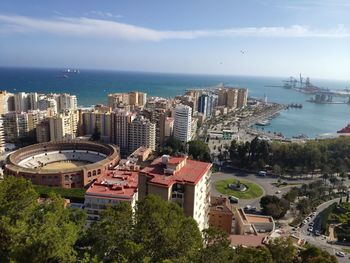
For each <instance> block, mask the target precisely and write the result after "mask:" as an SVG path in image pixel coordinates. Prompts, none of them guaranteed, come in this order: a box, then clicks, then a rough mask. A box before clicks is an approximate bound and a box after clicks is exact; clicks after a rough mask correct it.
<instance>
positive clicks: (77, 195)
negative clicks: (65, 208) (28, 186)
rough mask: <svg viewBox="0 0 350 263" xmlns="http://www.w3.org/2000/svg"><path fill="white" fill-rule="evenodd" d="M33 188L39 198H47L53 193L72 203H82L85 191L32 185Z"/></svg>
mask: <svg viewBox="0 0 350 263" xmlns="http://www.w3.org/2000/svg"><path fill="white" fill-rule="evenodd" d="M33 187H34V189H35V191H37V193H38V194H39V195H40V196H41V197H47V196H48V195H49V193H50V192H54V193H56V194H58V195H60V196H62V197H64V198H67V199H70V200H71V201H72V202H78V203H82V202H84V195H85V191H86V190H85V189H83V188H61V187H49V186H42V185H33Z"/></svg>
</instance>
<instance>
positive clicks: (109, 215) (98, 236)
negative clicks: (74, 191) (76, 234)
mask: <svg viewBox="0 0 350 263" xmlns="http://www.w3.org/2000/svg"><path fill="white" fill-rule="evenodd" d="M87 236H88V237H89V239H90V240H89V241H90V244H91V248H92V249H91V254H92V255H94V256H97V258H98V259H101V260H102V259H103V261H104V262H137V260H136V259H137V258H138V253H139V252H140V250H141V248H142V245H140V244H136V243H135V242H134V241H133V238H134V237H133V222H132V209H131V206H130V204H129V203H127V202H121V203H119V204H118V205H116V206H110V207H108V208H107V209H106V210H105V211H104V212H103V213H102V215H101V219H100V221H98V222H96V223H94V224H93V225H92V226H91V228H90V229H89V231H88V233H87Z"/></svg>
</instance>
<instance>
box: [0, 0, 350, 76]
mask: <svg viewBox="0 0 350 263" xmlns="http://www.w3.org/2000/svg"><path fill="white" fill-rule="evenodd" d="M349 14H350V1H349V0H318V1H317V0H293V1H291V0H288V1H287V0H285V1H281V0H219V1H218V0H216V1H214V0H192V1H190V0H176V1H174V0H147V1H139V0H118V1H116V0H103V1H101V0H84V1H78V0H70V1H67V0H60V1H47V0H31V1H28V0H23V1H19V0H1V1H0V66H4V67H9V66H11V67H58V68H79V69H85V68H88V69H115V70H127V71H129V70H130V71H146V72H172V73H189V74H191V73H195V74H222V75H254V76H281V77H282V76H283V77H288V76H292V75H294V76H297V75H298V74H299V73H302V74H303V75H306V76H310V77H312V78H326V79H342V80H350V15H349Z"/></svg>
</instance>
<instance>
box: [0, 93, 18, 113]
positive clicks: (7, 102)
mask: <svg viewBox="0 0 350 263" xmlns="http://www.w3.org/2000/svg"><path fill="white" fill-rule="evenodd" d="M14 110H15V96H14V94H12V93H8V92H7V91H6V90H0V114H5V113H8V112H9V111H14Z"/></svg>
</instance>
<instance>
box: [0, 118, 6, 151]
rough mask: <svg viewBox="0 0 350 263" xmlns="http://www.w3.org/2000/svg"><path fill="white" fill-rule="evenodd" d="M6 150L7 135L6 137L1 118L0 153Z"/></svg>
mask: <svg viewBox="0 0 350 263" xmlns="http://www.w3.org/2000/svg"><path fill="white" fill-rule="evenodd" d="M3 152H5V137H4V125H3V122H2V119H1V118H0V154H2V153H3Z"/></svg>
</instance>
